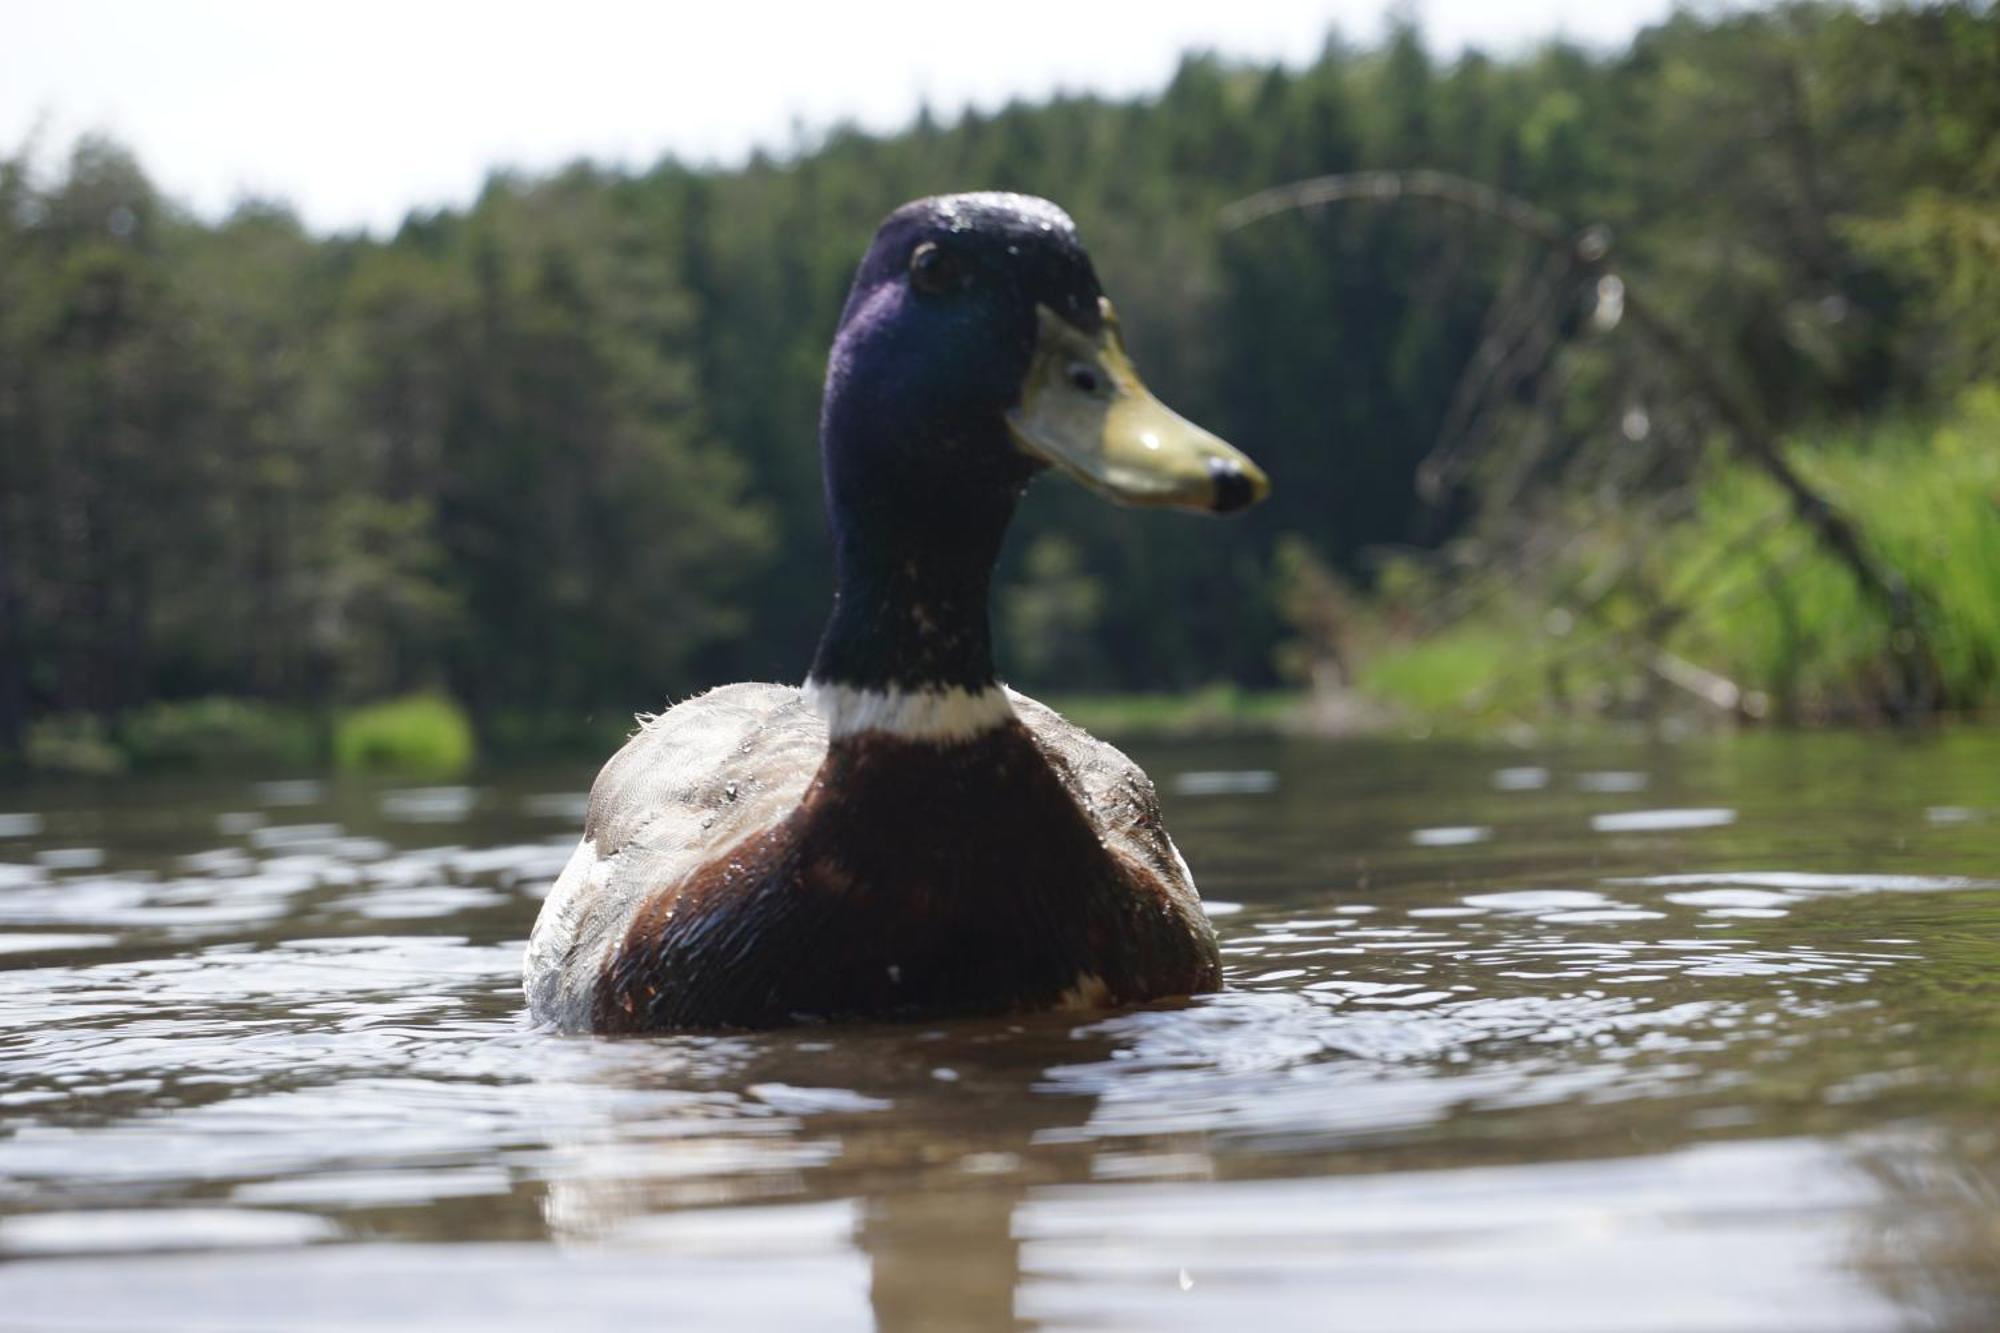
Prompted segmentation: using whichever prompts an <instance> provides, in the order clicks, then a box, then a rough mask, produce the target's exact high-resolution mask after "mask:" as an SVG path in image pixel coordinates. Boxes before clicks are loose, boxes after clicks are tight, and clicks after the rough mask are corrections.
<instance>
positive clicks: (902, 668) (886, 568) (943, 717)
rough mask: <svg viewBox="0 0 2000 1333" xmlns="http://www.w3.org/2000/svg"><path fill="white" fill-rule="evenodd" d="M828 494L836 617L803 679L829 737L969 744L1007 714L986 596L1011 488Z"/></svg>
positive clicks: (1010, 509) (1008, 510) (1007, 516)
mask: <svg viewBox="0 0 2000 1333" xmlns="http://www.w3.org/2000/svg"><path fill="white" fill-rule="evenodd" d="M833 498H834V507H833V518H834V533H835V541H834V559H835V568H836V585H835V586H836V590H835V593H834V599H833V613H832V615H831V616H830V617H829V618H828V620H827V625H826V632H825V634H824V636H823V637H822V638H821V640H820V645H819V653H818V655H817V656H816V657H815V658H814V660H813V667H812V673H811V675H810V676H809V677H808V678H807V681H806V691H807V694H808V696H809V697H810V699H811V700H812V702H813V704H814V705H815V707H817V708H818V709H819V711H820V712H821V713H823V714H824V715H825V716H826V718H827V722H828V725H829V728H830V730H831V734H832V738H833V739H834V740H835V741H836V742H838V741H840V740H842V739H844V738H847V737H850V736H858V735H862V734H867V733H883V734H887V735H889V736H892V737H900V738H902V739H907V740H913V741H927V742H933V743H937V742H955V741H966V740H970V739H972V738H974V737H976V736H980V735H983V734H985V733H987V732H990V731H992V730H994V729H995V728H997V727H1000V726H1003V725H1004V724H1006V723H1007V722H1008V721H1010V720H1011V719H1012V718H1013V716H1014V710H1013V708H1012V706H1011V705H1010V704H1009V703H1008V702H1007V694H1006V691H1005V690H1003V689H1001V688H1000V685H999V683H998V681H996V679H995V678H994V674H993V636H992V630H991V627H990V624H989V612H988V599H989V595H990V589H991V584H992V580H993V563H994V561H995V560H996V559H998V557H999V554H1000V543H1001V540H1002V538H1003V537H1004V536H1005V535H1006V530H1007V523H1008V520H1009V519H1011V518H1012V517H1013V512H1014V502H1015V499H1016V492H1015V491H1014V490H1013V489H1012V488H1008V487H997V488H994V489H993V491H992V492H990V493H988V494H984V495H982V496H979V497H975V498H972V499H971V500H970V502H968V499H967V497H964V496H949V497H947V496H943V495H937V496H929V497H927V496H923V495H918V494H911V493H908V492H902V493H889V494H884V493H882V492H880V491H876V492H872V493H870V494H869V495H868V498H867V500H866V501H865V502H864V503H865V506H866V507H865V508H861V507H860V506H849V505H842V504H841V503H840V502H839V495H838V492H837V491H836V492H835V494H834V497H833Z"/></svg>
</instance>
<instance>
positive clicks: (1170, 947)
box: [526, 194, 1267, 1032]
mask: <svg viewBox="0 0 2000 1333" xmlns="http://www.w3.org/2000/svg"><path fill="white" fill-rule="evenodd" d="M820 454H821V464H822V468H823V470H824V474H825V483H826V499H827V509H828V513H829V515H830V518H831V522H832V528H833V534H834V556H835V568H836V576H837V577H836V583H837V591H836V594H835V597H834V603H833V612H832V615H831V617H830V618H829V620H828V622H827V627H826V633H825V636H824V638H823V639H822V640H821V642H820V645H819V651H818V654H817V656H816V657H815V658H814V661H813V664H812V669H811V672H810V674H809V675H808V676H807V678H806V682H805V685H804V687H803V688H802V689H799V688H793V687H791V686H786V685H770V684H745V685H726V686H723V687H721V688H719V689H715V690H711V691H710V692H708V693H706V694H703V695H699V696H697V697H695V698H691V699H688V700H687V701H685V702H683V703H681V704H679V705H677V706H675V707H673V708H671V709H669V710H668V711H667V712H665V713H662V714H661V715H660V716H658V717H656V718H653V719H651V720H649V721H645V722H644V723H643V725H642V726H641V729H640V730H639V731H638V733H637V734H636V735H634V736H633V737H632V739H631V741H630V742H628V743H627V744H626V746H625V747H624V749H622V750H620V751H619V752H618V753H617V754H616V755H615V756H613V758H612V759H611V761H610V762H609V763H608V764H606V765H605V767H604V771H603V772H602V773H601V774H599V776H598V778H597V781H596V784H595V786H594V787H593V788H592V790H591V794H590V805H589V809H588V813H587V814H586V816H585V822H584V833H583V840H582V842H581V843H580V844H579V845H578V847H577V849H576V853H575V855H574V856H573V857H572V858H571V859H570V861H569V864H568V866H567V867H566V868H565V869H564V871H563V872H562V876H561V878H560V879H558V880H557V881H556V884H555V887H554V889H553V890H552V891H551V892H550V894H549V897H548V900H547V902H546V903H545V904H544V905H543V907H542V911H541V916H540V919H539V920H538V921H537V922H536V924H535V929H534V934H533V937H532V938H531V939H530V940H529V943H528V950H527V959H526V988H527V992H528V998H529V1002H530V1007H531V1009H532V1011H533V1013H534V1015H535V1016H536V1018H537V1019H539V1020H541V1021H544V1022H548V1023H553V1024H555V1025H557V1026H559V1027H562V1028H565V1029H572V1030H594V1031H598V1032H652V1031H670V1030H679V1029H713V1028H763V1027H774V1026H779V1025H783V1024H788V1023H795V1022H806V1021H825V1020H842V1019H901V1018H929V1017H944V1016H953V1015H976V1014H999V1013H1008V1012H1025V1011H1032V1010H1047V1009H1059V1008H1075V1009H1091V1008H1098V1007H1104V1006H1111V1005H1121V1004H1131V1003H1136V1002H1140V1001H1146V1000H1153V999H1158V998H1164V997H1171V996H1181V995H1189V994H1194V993H1197V992H1202V991H1210V990H1214V989H1216V988H1217V987H1218V986H1219V985H1220V984H1221V964H1220V960H1219V958H1218V956H1217V953H1216V944H1215V934H1214V931H1213V930H1212V929H1211V927H1210V926H1209V923H1208V918H1207V916H1206V914H1205V913H1204V912H1203V911H1202V906H1201V900H1200V898H1199V897H1198V896H1197V894H1196V892H1195V886H1194V881H1193V879H1192V877H1191V876H1190V875H1189V873H1188V868H1187V863H1186V862H1185V861H1183V860H1182V859H1181V856H1180V853H1179V852H1178V851H1176V850H1175V848H1174V844H1173V841H1172V840H1171V839H1170V838H1168V836H1167V831H1166V829H1165V827H1164V826H1163V825H1162V824H1161V820H1160V809H1159V803H1158V800H1157V798H1156V797H1155V795H1154V792H1153V786H1152V784H1151V783H1150V782H1149V781H1148V780H1147V778H1146V775H1145V774H1144V773H1143V772H1141V771H1140V770H1139V768H1138V766H1137V765H1135V764H1133V763H1132V761H1131V760H1129V759H1127V758H1126V757H1125V756H1124V755H1122V754H1120V753H1119V752H1118V751H1117V750H1115V749H1113V748H1112V747H1111V746H1109V745H1106V744H1104V743H1103V742H1101V741H1098V740H1095V739H1093V738H1092V737H1091V736H1089V735H1088V734H1086V733H1085V732H1084V731H1082V730H1080V729H1079V728H1077V727H1075V726H1073V725H1071V724H1070V723H1068V722H1066V721H1064V720H1063V719H1062V718H1061V717H1058V716H1057V715H1056V714H1055V713H1054V712H1052V711H1050V710H1049V709H1047V708H1044V707H1043V706H1042V705H1040V704H1038V703H1036V702H1034V701H1033V700H1032V699H1028V698H1026V697H1025V696H1023V695H1020V694H1017V693H1015V692H1014V691H1012V690H1009V689H1006V688H1004V687H1003V686H1002V685H1001V684H1000V683H999V682H998V681H997V680H996V679H995V676H994V671H993V657H992V649H991V639H990V635H989V630H988V624H987V619H988V617H987V599H988V585H989V583H990V582H991V579H992V573H993V564H994V560H995V559H996V557H997V556H998V555H999V552H1000V543H1001V538H1002V536H1003V535H1004V533H1005V531H1006V528H1007V523H1008V521H1009V519H1010V518H1011V517H1012V516H1013V513H1014V506H1015V504H1016V502H1017V501H1019V499H1020V498H1021V495H1022V492H1023V491H1024V490H1025V488H1026V486H1027V484H1028V482H1029V481H1030V480H1032V479H1033V478H1034V477H1035V476H1036V474H1038V473H1040V472H1042V471H1044V470H1047V469H1051V468H1053V469H1054V470H1056V471H1060V472H1064V473H1067V474H1069V475H1070V476H1072V477H1074V478H1075V479H1077V480H1078V481H1080V482H1082V483H1083V484H1084V485H1086V486H1088V487H1090V488H1091V489H1093V490H1096V491H1098V492H1100V493H1102V494H1104V495H1106V496H1108V497H1110V498H1111V499H1113V500H1117V501H1120V502H1123V503H1127V504H1138V505H1164V506H1172V507H1176V508H1182V509H1192V510H1198V511H1202V512H1208V513H1227V512H1231V511H1234V510H1240V509H1243V508H1246V507H1247V506H1249V505H1251V504H1254V503H1255V502H1256V501H1258V500H1259V499H1261V498H1262V497H1263V495H1264V493H1265V491H1266V489H1267V483H1266V481H1265V478H1264V474H1263V473H1262V472H1260V471H1259V470H1258V469H1257V467H1256V466H1255V465H1254V464H1253V463H1251V462H1250V460H1249V459H1247V458H1245V457H1244V456H1243V455H1242V454H1241V453H1239V452H1237V451H1236V450H1235V449H1233V448H1231V447H1230V446H1229V445H1227V444H1225V443H1223V442H1222V441H1221V440H1219V439H1217V438H1216V437H1215V436H1213V435H1211V434H1209V433H1208V432H1207V431H1205V430H1202V429H1201V428H1200V427H1198V426H1195V425H1193V424H1192V423H1190V422H1188V421H1186V420H1184V419H1182V418H1181V417H1179V416H1177V415H1176V414H1175V413H1173V412H1172V411H1170V410H1168V409H1167V408H1166V407H1165V406H1164V405H1163V404H1161V403H1160V402H1159V400H1158V399H1156V398H1154V397H1153V396H1152V395H1151V394H1150V393H1148V392H1147V390H1146V388H1145V386H1144V385H1143V384H1142V383H1141V382H1140V380H1139V377H1138V375H1137V374H1136V373H1135V372H1134V371H1133V368H1132V365H1131V362H1130V361H1129V360H1127V358H1126V355H1125V353H1124V351H1123V349H1122V347H1121V344H1120V339H1119V332H1118V319H1117V316H1116V314H1115V313H1114V312H1113V310H1112V306H1111V303H1110V302H1109V301H1108V300H1107V299H1106V298H1105V296H1104V293H1103V291H1102V290H1101V289H1100V288H1099V286H1098V281H1097V276H1096V274H1095V272H1094V271H1093V270H1092V267H1091V263H1090V259H1089V257H1088V256H1087V255H1086V254H1085V253H1084V250H1083V247H1082V245H1081V243H1080V242H1079V241H1078V238H1077V233H1076V227H1075V224H1073V223H1072V222H1071V221H1070V219H1069V217H1068V216H1067V215H1066V214H1065V213H1063V211H1062V210H1061V209H1059V208H1057V207H1056V206H1055V205H1053V204H1051V203H1048V202H1047V201H1045V200H1041V199H1034V198H1029V197H1026V196H1022V195H1014V194H962V195H950V196H944V197H939V198H932V199H921V200H918V201H916V202H914V203H910V204H907V205H905V206H903V207H902V208H899V209H897V210H896V211H895V212H894V213H891V214H890V215H889V217H888V218H887V220H885V221H884V222H883V224H882V226H881V228H880V229H879V230H878V231H877V232H876V234H875V238H874V242H873V243H872V244H871V245H870V246H869V248H868V253H867V255H866V256H865V257H864V258H863V259H862V261H861V267H860V270H859V271H858V272H857V273H856V275H855V278H854V285H853V288H852V290H851V291H850V293H849V295H848V298H847V304H846V307H845V309H844V310H843V311H842V313H841V317H840V326H839V329H838V331H837V333H836V334H835V336H834V342H833V349H832V353H831V356H830V359H829V363H828V368H827V376H826V392H825V398H824V401H823V405H822V408H821V414H820Z"/></svg>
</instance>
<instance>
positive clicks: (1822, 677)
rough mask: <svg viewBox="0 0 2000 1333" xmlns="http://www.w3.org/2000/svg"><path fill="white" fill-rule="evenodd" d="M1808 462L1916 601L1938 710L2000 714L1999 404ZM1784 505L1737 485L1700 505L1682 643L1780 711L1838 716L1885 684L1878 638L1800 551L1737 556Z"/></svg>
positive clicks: (1734, 475) (1863, 608)
mask: <svg viewBox="0 0 2000 1333" xmlns="http://www.w3.org/2000/svg"><path fill="white" fill-rule="evenodd" d="M1806 455H1807V457H1808V458H1809V459H1810V466H1811V470H1812V472H1813V474H1814V477H1815V480H1816V482H1817V483H1818V484H1819V485H1820V486H1821V487H1822V488H1823V489H1824V490H1825V492H1826V493H1827V494H1828V495H1829V496H1831V497H1832V498H1833V499H1834V500H1835V502H1836V503H1838V504H1840V505H1841V506H1842V507H1843V508H1844V509H1845V510H1846V511H1847V512H1849V513H1851V514H1852V515H1854V517H1855V519H1856V520H1857V521H1858V522H1859V523H1860V525H1861V526H1862V528H1863V529H1864V530H1865V531H1867V532H1868V533H1870V534H1871V536H1872V537H1873V539H1874V540H1875V541H1876V543H1877V544H1878V546H1879V548H1880V549H1881V551H1882V553H1883V554H1884V556H1886V557H1887V558H1888V560H1889V561H1890V562H1891V563H1892V564H1893V565H1895V566H1896V568H1898V569H1899V570H1901V571H1902V572H1903V574H1904V576H1905V577H1906V578H1908V579H1909V580H1910V581H1911V583H1912V584H1913V585H1914V586H1915V588H1917V589H1918V590H1919V593H1920V595H1921V597H1922V599H1923V603H1924V607H1923V610H1924V621H1925V628H1926V631H1927V633H1928V636H1929V638H1930V642H1931V647H1932V649H1933V652H1934V654H1935V658H1936V660H1935V663H1934V666H1935V670H1936V675H1937V678H1938V683H1939V685H1940V687H1941V689H1942V691H1943V694H1944V701H1945V703H1946V704H1947V705H1949V706H1952V707H1956V708H1961V709H1969V710H1977V709H1982V708H1990V707H1992V706H1993V705H1994V704H1996V703H2000V388H1993V387H1987V388H1983V389H1980V390H1976V391H1973V392H1971V393H1969V394H1968V395H1967V396H1966V398H1965V400H1964V402H1963V405H1962V406H1961V408H1960V410H1959V411H1958V412H1957V413H1956V414H1954V415H1953V416H1952V417H1951V418H1950V419H1949V420H1947V421H1946V422H1945V423H1944V424H1942V425H1929V424H1925V423H1922V422H1919V421H1892V422H1885V423H1882V424H1879V425H1875V426H1871V427H1868V428H1866V429H1861V430H1855V431H1844V432H1839V433H1835V434H1830V435H1829V436H1827V437H1825V438H1823V439H1821V440H1819V441H1818V442H1817V443H1816V445H1815V447H1814V448H1812V449H1810V450H1809V451H1806ZM1781 504H1782V499H1781V497H1780V496H1778V495H1777V494H1776V493H1775V491H1774V490H1773V489H1772V488H1771V487H1770V485H1769V484H1768V483H1766V482H1764V481H1763V480H1762V479H1761V478H1759V477H1753V476H1751V475H1749V474H1748V473H1746V472H1744V471H1743V470H1741V469H1731V470H1729V471H1727V472H1725V473H1723V474H1722V475H1721V476H1719V477H1717V478H1716V479H1715V481H1714V482H1713V483H1712V484H1711V485H1710V486H1709V487H1708V488H1707V489H1705V490H1704V492H1703V494H1702V497H1701V514H1700V519H1699V521H1698V522H1697V523H1696V524H1695V525H1694V526H1693V527H1692V528H1691V529H1690V530H1689V531H1688V532H1687V533H1685V534H1684V535H1682V536H1681V537H1680V539H1679V540H1680V542H1681V543H1684V545H1685V551H1686V554H1685V556H1684V557H1683V558H1684V559H1686V560H1688V561H1689V562H1690V563H1691V564H1692V563H1693V562H1696V561H1702V560H1703V559H1704V557H1706V563H1705V564H1704V565H1703V567H1704V568H1707V569H1709V570H1711V571H1712V575H1713V580H1712V582H1711V583H1710V584H1709V587H1708V592H1707V595H1706V596H1704V597H1703V598H1702V599H1701V600H1700V601H1699V602H1697V603H1696V604H1695V606H1694V608H1693V612H1692V614H1691V616H1690V619H1689V622H1688V625H1687V627H1686V629H1685V631H1684V632H1683V637H1682V642H1684V643H1685V644H1686V645H1687V651H1688V653H1689V655H1691V656H1694V657H1696V658H1697V659H1698V660H1701V661H1703V662H1705V663H1708V664H1710V665H1712V666H1713V667H1714V668H1715V669H1716V670H1719V671H1721V672H1722V673H1723V674H1724V675H1728V676H1731V677H1732V678H1735V679H1738V680H1740V681H1741V682H1743V683H1745V684H1747V685H1749V686H1752V687H1754V688H1756V689H1758V690H1761V691H1764V692H1766V693H1767V694H1770V695H1772V696H1773V697H1774V698H1776V699H1777V700H1779V702H1780V703H1781V704H1783V705H1784V706H1786V707H1789V708H1794V709H1797V708H1803V709H1805V710H1806V711H1808V712H1810V711H1814V710H1820V711H1824V710H1827V709H1835V708H1839V707H1840V706H1841V705H1842V703H1843V701H1845V700H1848V699H1851V698H1852V697H1853V696H1854V695H1855V694H1856V693H1857V686H1858V685H1859V684H1861V683H1864V682H1866V681H1867V680H1868V679H1869V677H1870V675H1871V673H1873V672H1876V671H1879V670H1880V669H1881V664H1880V661H1879V658H1880V654H1881V645H1882V643H1883V638H1884V634H1885V630H1886V626H1885V624H1884V621H1883V617H1882V613H1881V611H1880V609H1879V608H1878V607H1876V606H1874V605H1872V604H1870V603H1868V602H1865V601H1864V600H1863V599H1861V598H1860V597H1859V596H1858V594H1857V593H1856V592H1855V590H1854V587H1853V582H1852V580H1851V579H1850V578H1849V577H1848V576H1847V574H1846V572H1845V571H1844V570H1842V569H1840V568H1839V567H1838V566H1836V565H1835V564H1834V563H1833V561H1832V560H1831V559H1830V558H1829V557H1828V556H1826V555H1825V554H1824V553H1823V552H1821V551H1820V550H1818V549H1816V548H1813V547H1810V546H1808V545H1806V544H1805V542H1804V539H1803V536H1802V535H1798V536H1791V537H1788V538H1787V539H1786V540H1785V541H1784V542H1782V543H1779V544H1777V545H1776V546H1775V547H1774V548H1765V549H1763V550H1744V549H1739V548H1738V546H1737V545H1736V544H1733V543H1731V542H1730V535H1731V534H1732V533H1736V532H1740V531H1741V530H1742V529H1743V528H1744V526H1746V525H1747V524H1749V523H1751V522H1754V521H1755V519H1756V516H1757V515H1759V514H1763V513H1768V512H1769V511H1771V510H1772V509H1774V508H1777V507H1778V506H1779V505H1781ZM1677 549H1680V548H1679V547H1677ZM1780 568H1782V577H1777V576H1776V575H1777V574H1778V572H1779V570H1780Z"/></svg>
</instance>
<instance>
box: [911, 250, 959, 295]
mask: <svg viewBox="0 0 2000 1333" xmlns="http://www.w3.org/2000/svg"><path fill="white" fill-rule="evenodd" d="M966 276H967V274H966V271H965V261H964V260H962V259H960V258H959V257H958V256H957V255H955V254H953V253H952V252H951V251H949V250H946V249H944V248H942V247H940V246H939V245H938V243H937V242H936V241H925V242H924V243H923V244H922V245H920V246H918V247H917V248H916V249H915V250H912V251H911V252H910V285H911V286H912V287H915V288H916V289H917V290H918V291H920V292H928V293H930V294H931V295H932V296H942V295H943V294H944V293H946V292H950V291H956V290H958V289H959V288H960V287H963V286H964V285H965V279H966Z"/></svg>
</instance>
